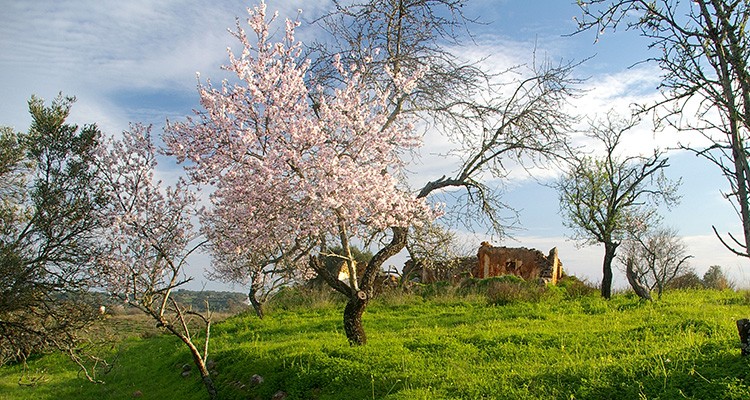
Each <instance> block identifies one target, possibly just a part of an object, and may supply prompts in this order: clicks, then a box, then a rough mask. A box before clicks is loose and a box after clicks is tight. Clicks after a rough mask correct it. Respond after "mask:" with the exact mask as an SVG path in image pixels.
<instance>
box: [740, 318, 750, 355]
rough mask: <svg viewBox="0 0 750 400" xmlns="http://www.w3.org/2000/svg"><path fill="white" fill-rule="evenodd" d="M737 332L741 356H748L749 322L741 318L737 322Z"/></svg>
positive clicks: (749, 348)
mask: <svg viewBox="0 0 750 400" xmlns="http://www.w3.org/2000/svg"><path fill="white" fill-rule="evenodd" d="M737 332H738V333H739V334H740V346H741V348H742V355H743V356H747V355H750V320H748V319H746V318H743V319H738V320H737Z"/></svg>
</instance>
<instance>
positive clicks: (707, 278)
mask: <svg viewBox="0 0 750 400" xmlns="http://www.w3.org/2000/svg"><path fill="white" fill-rule="evenodd" d="M703 286H705V287H706V288H707V289H716V290H724V289H733V288H734V284H733V283H732V282H730V281H729V279H728V278H727V276H726V275H725V274H724V271H722V270H721V267H720V266H718V265H712V266H711V267H710V268H709V269H708V271H706V273H705V274H703Z"/></svg>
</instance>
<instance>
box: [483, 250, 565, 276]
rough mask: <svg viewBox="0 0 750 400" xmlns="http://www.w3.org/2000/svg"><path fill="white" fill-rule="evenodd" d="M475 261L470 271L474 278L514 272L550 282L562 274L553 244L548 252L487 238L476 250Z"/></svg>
mask: <svg viewBox="0 0 750 400" xmlns="http://www.w3.org/2000/svg"><path fill="white" fill-rule="evenodd" d="M477 259H478V263H477V265H476V267H475V269H474V271H473V272H472V275H473V276H474V277H475V278H480V279H483V278H490V277H493V276H500V275H516V276H520V277H521V278H523V279H525V280H527V281H530V280H540V281H542V282H544V283H549V284H552V285H555V284H557V280H558V279H560V278H562V276H563V269H562V262H560V259H559V258H558V256H557V247H554V248H552V249H551V250H550V251H549V255H548V256H546V257H545V256H544V254H543V253H542V252H541V251H539V250H536V249H527V248H525V247H521V248H513V247H504V246H502V247H494V246H492V245H490V244H489V243H487V242H482V246H481V247H480V248H479V251H478V252H477Z"/></svg>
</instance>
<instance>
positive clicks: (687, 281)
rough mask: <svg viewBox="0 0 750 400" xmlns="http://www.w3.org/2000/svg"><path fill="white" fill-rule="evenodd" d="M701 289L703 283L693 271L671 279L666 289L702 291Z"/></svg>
mask: <svg viewBox="0 0 750 400" xmlns="http://www.w3.org/2000/svg"><path fill="white" fill-rule="evenodd" d="M703 287H704V286H703V281H702V280H701V278H700V277H699V276H698V275H697V274H696V273H695V272H694V271H688V272H686V273H684V274H682V275H680V276H678V277H676V278H674V279H672V281H671V282H669V284H668V285H667V288H668V289H702V288H703Z"/></svg>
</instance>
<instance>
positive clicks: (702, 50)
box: [578, 0, 750, 257]
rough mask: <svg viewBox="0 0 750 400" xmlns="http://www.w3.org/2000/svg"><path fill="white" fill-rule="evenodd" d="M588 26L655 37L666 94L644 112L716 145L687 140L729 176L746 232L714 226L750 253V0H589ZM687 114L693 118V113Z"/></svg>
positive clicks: (736, 249)
mask: <svg viewBox="0 0 750 400" xmlns="http://www.w3.org/2000/svg"><path fill="white" fill-rule="evenodd" d="M578 4H579V5H580V6H581V10H582V11H583V19H582V20H581V21H580V28H581V30H585V29H589V28H594V29H596V30H597V32H604V31H605V30H606V29H615V28H617V27H618V26H620V25H624V26H625V27H626V28H627V29H629V30H635V31H637V32H639V33H640V35H641V36H643V37H645V38H647V39H649V40H651V43H650V44H649V47H650V48H653V49H656V50H657V51H656V52H654V53H653V54H655V55H654V56H653V57H651V58H650V59H648V60H647V61H653V62H656V63H657V64H658V65H659V66H661V68H662V71H663V76H662V83H661V85H660V86H659V87H660V89H661V91H662V93H663V95H664V97H663V99H662V100H661V101H659V102H658V103H656V104H653V105H649V106H647V107H645V108H644V110H656V111H658V113H657V118H658V120H659V122H662V123H665V124H668V125H670V126H672V127H675V128H677V129H679V130H683V131H689V132H694V133H697V135H698V136H699V137H701V138H703V139H707V140H708V141H709V143H711V145H709V146H707V147H695V146H690V145H689V144H688V145H682V147H683V148H685V149H687V150H690V151H693V152H694V153H695V154H696V155H698V156H701V157H704V158H705V159H707V160H708V161H710V162H711V163H712V164H713V165H715V166H716V167H717V168H718V169H719V170H720V171H721V172H722V174H723V175H724V176H725V177H726V179H727V181H728V182H729V186H730V189H729V190H728V191H727V192H726V193H725V197H726V198H727V200H729V201H730V202H731V204H732V205H733V207H734V208H735V211H736V212H737V216H738V219H739V221H740V223H741V226H742V231H743V237H741V238H737V237H735V236H734V235H732V234H731V233H730V234H727V236H726V237H723V236H721V235H720V234H719V233H718V231H717V229H716V227H714V232H715V233H716V236H717V237H718V238H719V240H721V242H722V244H723V245H724V246H725V247H726V248H727V249H729V250H730V251H731V252H733V253H734V254H737V255H739V256H743V257H750V206H749V205H748V196H749V193H750V169H749V168H748V147H747V146H748V145H747V143H748V139H750V137H749V135H750V69H748V67H749V66H748V59H749V58H750V48H749V47H748V40H749V39H748V38H749V37H750V36H749V35H748V33H749V32H748V28H747V21H748V19H749V18H750V3H749V2H747V1H745V0H691V1H679V0H677V1H673V0H658V1H650V0H583V1H579V2H578ZM686 116H689V117H693V118H686Z"/></svg>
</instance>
